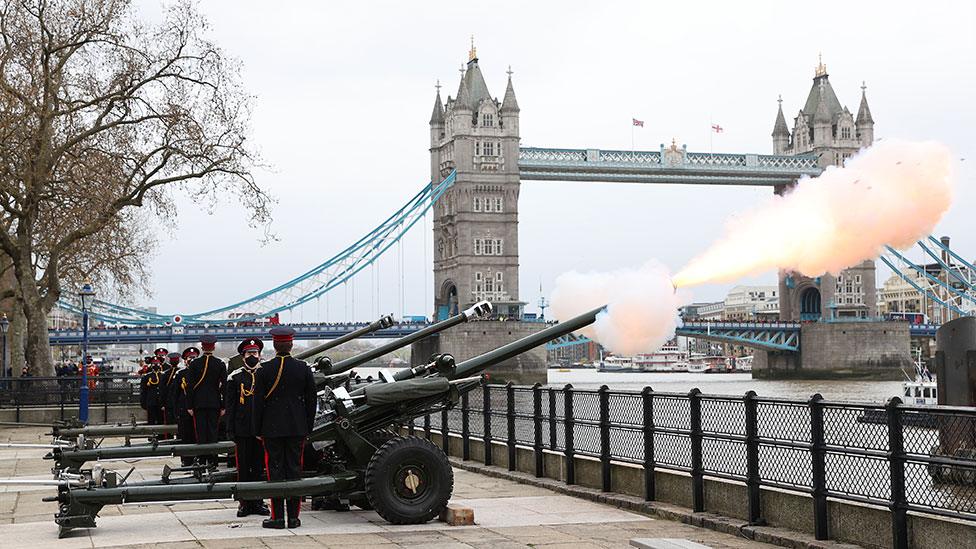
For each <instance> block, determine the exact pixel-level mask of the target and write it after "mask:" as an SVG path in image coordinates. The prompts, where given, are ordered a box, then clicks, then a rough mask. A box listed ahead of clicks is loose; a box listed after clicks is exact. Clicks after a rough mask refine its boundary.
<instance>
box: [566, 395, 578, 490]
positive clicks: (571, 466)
mask: <svg viewBox="0 0 976 549" xmlns="http://www.w3.org/2000/svg"><path fill="white" fill-rule="evenodd" d="M563 399H564V401H565V404H564V410H563V415H564V416H565V421H564V423H565V425H564V427H565V429H566V434H565V437H566V447H565V448H564V450H563V454H564V455H565V456H566V484H576V461H575V459H576V458H575V457H574V456H573V454H574V453H575V452H574V451H573V427H574V426H575V425H576V421H575V420H574V419H573V385H572V384H570V383H567V384H566V387H564V388H563Z"/></svg>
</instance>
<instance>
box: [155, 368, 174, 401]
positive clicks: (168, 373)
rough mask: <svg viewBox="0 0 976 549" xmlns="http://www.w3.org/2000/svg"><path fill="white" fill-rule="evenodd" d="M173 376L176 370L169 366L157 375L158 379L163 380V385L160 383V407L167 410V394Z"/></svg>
mask: <svg viewBox="0 0 976 549" xmlns="http://www.w3.org/2000/svg"><path fill="white" fill-rule="evenodd" d="M175 375H176V368H173V367H172V366H169V367H168V368H166V369H164V370H163V371H162V372H160V373H159V377H161V378H162V379H163V383H162V385H163V404H162V405H163V406H165V407H166V408H169V402H170V396H169V393H170V389H171V388H172V386H173V377H175Z"/></svg>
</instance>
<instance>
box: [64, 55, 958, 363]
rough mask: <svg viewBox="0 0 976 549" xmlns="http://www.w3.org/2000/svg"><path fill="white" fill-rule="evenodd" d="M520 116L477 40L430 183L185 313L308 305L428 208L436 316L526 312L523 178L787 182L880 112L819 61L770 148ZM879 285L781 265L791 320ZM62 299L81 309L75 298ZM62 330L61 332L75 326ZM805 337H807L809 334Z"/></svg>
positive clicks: (442, 115)
mask: <svg viewBox="0 0 976 549" xmlns="http://www.w3.org/2000/svg"><path fill="white" fill-rule="evenodd" d="M519 118H520V107H519V105H518V101H517V98H516V94H515V88H514V84H513V79H512V72H511V71H509V72H508V79H507V83H506V87H505V92H504V94H503V98H502V100H501V101H499V100H498V99H497V98H496V97H493V96H492V95H491V94H490V93H489V89H488V85H487V83H486V82H485V79H484V76H483V74H482V72H481V68H480V66H479V59H478V56H477V52H476V50H475V49H474V47H472V49H471V51H470V52H469V57H468V63H467V65H466V66H465V67H464V70H463V74H462V76H461V78H460V81H459V83H458V88H457V92H456V94H454V95H453V96H451V95H448V96H447V98H446V100H444V99H442V97H441V93H440V86H439V85H438V88H437V92H436V96H435V99H434V107H433V110H432V113H431V117H430V121H429V128H430V144H429V154H430V175H431V178H430V181H431V183H430V184H428V185H426V186H425V187H424V188H423V189H422V190H421V191H420V192H419V193H417V194H416V195H415V196H414V197H413V198H411V199H410V200H409V201H408V202H407V204H405V205H404V207H403V208H401V209H400V210H399V211H397V212H395V213H394V214H393V215H391V216H390V217H389V218H388V219H386V220H385V221H383V222H382V223H381V224H380V225H379V226H377V228H375V229H374V230H373V231H371V232H369V233H368V234H367V235H366V236H364V237H363V238H361V239H359V240H358V241H357V242H356V243H354V244H353V245H351V246H350V247H349V248H347V249H345V250H343V251H342V252H340V253H339V254H337V255H336V256H334V257H332V258H329V259H327V260H325V261H324V262H323V263H321V264H320V265H318V266H316V267H313V268H312V269H310V270H309V271H307V272H306V273H304V274H302V275H299V276H298V277H295V278H294V279H292V280H290V281H288V282H286V283H284V284H281V285H279V286H278V287H276V288H274V289H271V290H268V291H266V292H262V293H260V294H258V295H256V296H254V297H251V298H248V299H244V300H241V301H239V302H237V303H234V304H232V305H228V306H225V307H219V308H216V309H213V310H211V311H206V312H203V313H196V314H180V316H181V317H182V318H183V319H184V320H183V321H184V323H185V324H186V325H187V326H197V327H199V326H201V325H203V326H207V325H209V326H211V327H212V326H215V325H219V324H222V323H226V322H228V321H241V320H252V319H259V318H263V317H267V316H271V315H274V314H276V313H278V312H282V311H291V310H294V309H296V308H298V307H301V306H302V305H304V304H307V303H309V302H310V301H312V300H315V299H318V298H319V297H321V296H324V295H326V294H327V293H328V292H331V291H334V290H335V289H337V288H339V287H340V286H343V285H344V284H345V283H346V282H347V281H349V280H350V278H351V277H353V276H355V275H356V274H357V273H360V272H362V270H363V269H365V268H366V267H368V266H370V265H374V264H375V262H376V260H377V259H378V258H379V257H380V256H381V255H383V254H384V253H385V252H386V251H387V250H388V249H389V248H390V247H391V246H392V245H393V244H395V243H397V242H399V240H400V238H401V237H402V236H403V235H404V234H405V233H406V232H407V231H409V230H410V228H411V227H413V226H414V225H415V224H416V223H417V221H418V220H420V219H421V217H423V216H425V215H426V214H427V213H428V212H432V213H433V235H432V237H433V243H434V246H433V250H434V258H433V274H434V288H433V295H434V298H433V304H432V305H433V316H434V317H435V318H437V319H441V318H446V317H447V316H450V315H453V314H457V312H458V311H460V310H462V309H464V308H466V307H468V306H470V305H471V304H473V303H475V302H477V301H481V300H488V301H491V302H492V303H493V304H494V305H495V307H496V312H497V314H498V315H499V316H500V317H503V318H507V319H520V318H521V317H522V313H523V309H524V306H525V304H526V303H525V302H524V301H523V300H521V298H520V296H519V235H518V207H519V203H518V200H519V191H520V187H521V182H522V181H523V180H525V181H540V182H550V181H589V182H601V183H639V184H690V185H741V186H763V187H768V188H771V189H772V190H773V191H774V192H775V193H776V194H783V193H785V192H788V191H789V190H790V189H791V188H792V187H793V186H794V185H796V184H797V183H798V182H799V181H800V180H801V179H803V178H804V177H808V176H816V175H818V174H820V173H821V172H822V170H823V169H825V168H826V167H827V166H830V165H842V164H843V162H844V161H845V160H846V159H847V158H848V157H850V155H852V154H854V153H855V152H856V151H857V150H859V149H860V148H861V147H864V146H868V145H870V144H871V143H872V142H873V139H874V120H873V117H872V115H871V111H870V109H869V107H868V103H867V97H866V91H865V87H864V86H863V85H862V87H861V102H860V106H859V108H858V111H857V115H856V117H855V116H854V115H853V114H852V113H851V111H850V110H849V109H847V108H846V107H844V106H843V105H842V104H841V102H840V101H839V99H838V98H837V95H836V93H835V92H834V90H833V88H832V86H831V84H830V82H829V78H828V75H827V71H826V67H825V66H824V65H823V64H820V65H818V67H817V68H816V71H815V75H814V79H813V85H812V86H811V88H810V92H809V94H808V97H807V100H806V102H805V103H804V106H803V107H802V108H801V109H800V110H799V111H798V112H797V114H796V116H795V117H794V118H793V128H792V129H790V127H789V126H788V125H787V123H786V117H785V115H784V113H783V106H782V99H781V100H780V102H779V109H778V112H777V114H776V118H775V122H774V125H773V131H772V145H773V146H772V148H773V151H772V154H761V153H758V152H757V153H748V152H746V153H738V154H729V153H717V154H713V153H703V152H693V151H688V150H687V147H686V146H684V145H679V144H678V143H676V142H672V143H671V144H670V145H662V146H661V147H660V148H659V149H658V150H653V151H636V150H632V151H623V150H606V149H598V148H582V149H565V148H550V147H521V146H520V139H521V134H520V129H519ZM906 280H907V279H906ZM875 287H876V282H875V266H874V262H873V261H866V262H864V263H862V264H860V265H858V266H856V267H854V268H852V269H848V270H846V271H844V272H842V273H841V274H840V276H838V277H834V276H831V275H824V276H821V277H815V278H811V277H804V276H800V275H798V274H795V273H790V272H785V271H784V272H780V273H779V295H780V317H781V319H782V320H783V321H786V322H798V321H800V320H817V319H821V318H823V317H827V318H828V319H833V318H845V317H856V318H860V319H865V320H866V319H869V318H874V317H876V316H877V303H876V302H875V292H874V288H875ZM932 297H933V298H934V299H935V300H936V301H938V299H939V296H932ZM939 302H940V303H941V301H939ZM62 305H63V306H64V307H65V308H67V309H68V310H74V311H77V306H75V305H72V304H71V303H65V302H62ZM957 310H958V309H957ZM93 313H94V316H96V317H97V318H101V319H103V320H104V321H106V322H108V323H122V324H130V325H147V324H148V325H157V326H158V325H160V324H164V323H165V322H167V321H168V320H170V319H171V318H173V315H172V314H157V313H154V312H153V313H150V312H147V311H144V310H140V309H136V308H131V307H126V306H121V305H115V304H111V303H105V302H99V303H98V304H97V306H96V310H95V311H93ZM231 319H233V320H231ZM824 324H828V323H824ZM870 324H871V323H867V322H862V323H861V325H862V326H869V325H870ZM539 328H540V324H538V323H531V322H493V323H477V324H475V325H473V326H470V327H464V328H461V329H458V330H456V331H454V332H446V333H445V334H442V335H441V339H440V340H433V341H427V342H424V343H423V344H421V345H419V348H415V349H414V351H415V352H414V356H418V357H425V356H429V354H430V353H431V352H436V351H438V350H439V349H440V348H441V347H443V348H444V350H445V352H452V353H455V354H458V357H457V358H458V359H460V360H463V359H464V358H466V355H472V356H473V355H474V354H478V353H480V352H483V351H485V350H487V349H490V348H493V347H495V346H498V345H500V344H503V343H506V342H508V341H510V340H511V339H513V338H517V337H521V336H523V335H526V334H527V333H531V332H533V331H536V330H538V329H539ZM194 329H196V328H194ZM203 329H206V328H203ZM682 329H683V330H686V331H687V332H688V333H689V334H690V333H692V332H693V331H694V328H693V327H692V326H690V325H688V326H685V327H683V328H682ZM878 329H879V330H881V331H882V332H884V330H886V328H884V327H880V328H878ZM736 330H738V331H736ZM736 330H733V331H726V332H723V333H724V336H722V337H727V338H733V339H735V338H738V339H739V340H741V339H745V340H746V341H749V342H752V343H753V344H754V345H753V346H755V347H757V348H760V349H767V350H768V351H769V352H770V353H772V355H771V356H772V357H773V361H774V362H775V361H777V360H781V358H777V357H778V356H780V355H777V353H780V354H784V353H785V354H784V355H783V356H787V359H782V360H789V361H792V363H793V365H792V366H790V367H795V366H796V364H795V362H796V359H795V357H793V358H789V355H795V354H797V351H798V350H799V348H800V344H799V336H798V335H796V337H794V335H791V334H794V333H795V332H796V329H794V328H792V327H791V328H788V329H784V330H783V331H780V332H777V331H770V330H764V331H759V332H755V331H753V332H749V333H746V332H743V331H742V330H739V329H736ZM825 330H828V331H829V330H830V329H829V328H828V329H825ZM906 330H907V328H906ZM800 331H803V330H802V327H801V329H800ZM841 331H842V332H843V331H844V330H843V329H841ZM854 331H858V330H854ZM895 331H898V332H899V333H900V332H901V331H902V330H900V329H899V330H895ZM186 333H188V332H186ZM228 333H230V332H228ZM844 333H845V334H846V332H844ZM55 335H56V336H57V337H59V338H61V339H59V341H62V342H66V341H69V340H70V338H71V337H73V336H72V335H71V334H55ZM153 335H155V334H153ZM238 335H239V334H238ZM700 335H701V334H699V336H700ZM705 335H706V336H710V335H711V334H709V333H706V334H705ZM821 335H823V334H821ZM885 335H887V332H885ZM105 337H107V338H112V337H121V336H116V335H114V334H105ZM130 337H132V336H130ZM310 337H311V336H310ZM315 337H316V338H319V337H328V335H327V330H324V331H321V332H316V334H315ZM714 337H716V338H717V337H719V336H718V335H716V336H714ZM818 337H820V336H818ZM863 337H867V338H869V339H870V336H863ZM899 337H900V336H899ZM906 337H907V331H906ZM883 339H884V338H880V339H878V341H881V340H883ZM731 340H732V339H730V341H731ZM846 344H847V343H843V342H841V343H840V345H846ZM804 346H805V347H806V348H810V345H808V344H807V343H805V344H804ZM459 351H460V352H459ZM511 362H512V363H511V364H510V366H511V368H512V369H513V371H524V370H526V369H542V368H544V362H545V355H544V352H543V351H542V350H541V349H539V350H537V351H536V352H534V353H528V354H526V355H522V356H520V357H517V358H516V359H513V361H511ZM758 362H759V363H762V361H758ZM543 371H544V370H543ZM523 379H525V378H523Z"/></svg>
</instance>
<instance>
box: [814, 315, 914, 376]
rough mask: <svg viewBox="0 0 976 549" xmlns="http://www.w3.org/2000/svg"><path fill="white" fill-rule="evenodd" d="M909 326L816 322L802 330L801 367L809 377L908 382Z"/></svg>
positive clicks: (904, 324)
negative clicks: (905, 376)
mask: <svg viewBox="0 0 976 549" xmlns="http://www.w3.org/2000/svg"><path fill="white" fill-rule="evenodd" d="M910 341H911V338H910V336H909V333H908V324H907V323H905V322H812V323H808V324H803V325H802V326H801V328H800V345H801V347H800V351H801V359H800V367H801V369H802V372H803V374H804V375H805V376H807V377H817V376H818V374H820V375H823V374H826V375H827V376H831V377H833V376H850V377H866V378H873V379H904V375H903V374H902V369H904V371H906V372H912V371H913V370H914V366H913V364H912V359H911V351H910Z"/></svg>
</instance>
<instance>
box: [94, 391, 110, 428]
mask: <svg viewBox="0 0 976 549" xmlns="http://www.w3.org/2000/svg"><path fill="white" fill-rule="evenodd" d="M96 383H98V382H97V381H96ZM99 385H100V386H101V387H102V391H101V392H102V410H103V414H102V415H103V416H104V418H105V421H104V422H105V423H108V395H106V394H105V385H106V382H105V381H102V382H101V383H99Z"/></svg>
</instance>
